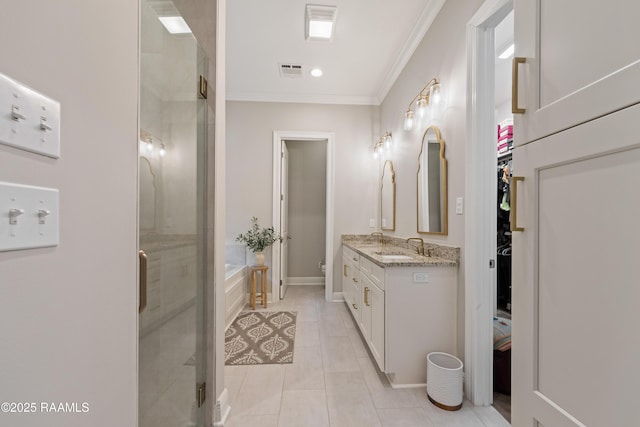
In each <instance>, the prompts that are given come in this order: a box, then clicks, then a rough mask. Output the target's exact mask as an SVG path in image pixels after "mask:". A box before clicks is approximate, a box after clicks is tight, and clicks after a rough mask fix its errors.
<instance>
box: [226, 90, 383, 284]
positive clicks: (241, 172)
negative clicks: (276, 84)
mask: <svg viewBox="0 0 640 427" xmlns="http://www.w3.org/2000/svg"><path fill="white" fill-rule="evenodd" d="M375 110H376V107H369V106H349V105H319V104H287V103H267V102H236V101H227V110H226V114H227V122H226V123H227V141H226V151H227V156H226V217H227V240H228V241H229V242H232V241H233V240H234V239H235V237H236V236H237V235H238V234H239V233H242V232H244V231H246V230H247V229H248V228H249V226H250V219H251V217H252V216H256V217H258V219H259V220H260V224H261V225H263V226H268V225H271V224H272V213H273V211H272V209H273V208H272V202H273V201H272V198H273V197H272V173H273V171H272V169H273V167H272V164H273V159H272V157H273V155H272V151H273V131H276V130H280V131H313V132H334V133H335V155H334V181H335V189H334V202H335V205H334V206H335V222H334V236H333V240H334V253H333V262H334V271H333V289H334V292H341V288H342V280H341V274H340V273H341V272H340V265H341V259H342V258H341V255H340V254H341V240H340V239H341V235H342V234H343V233H356V234H360V233H369V232H370V231H373V230H371V229H370V228H369V218H374V217H375V212H376V211H377V210H376V193H377V189H378V181H377V178H376V173H377V172H376V167H377V165H376V163H375V162H374V161H372V157H371V146H372V140H373V135H372V131H371V129H372V122H373V116H374V113H375ZM269 263H270V260H269V258H267V264H269Z"/></svg>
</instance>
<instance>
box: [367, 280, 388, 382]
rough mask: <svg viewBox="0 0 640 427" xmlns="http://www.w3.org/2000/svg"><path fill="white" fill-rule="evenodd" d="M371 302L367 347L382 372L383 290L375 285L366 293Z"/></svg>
mask: <svg viewBox="0 0 640 427" xmlns="http://www.w3.org/2000/svg"><path fill="white" fill-rule="evenodd" d="M368 300H369V303H370V304H371V307H370V309H371V342H370V343H369V348H371V353H373V357H374V358H375V359H376V362H378V367H379V368H380V370H381V371H382V372H384V371H385V368H384V292H383V291H382V290H381V289H380V288H378V287H377V286H375V285H374V286H373V287H372V288H370V291H369V295H368Z"/></svg>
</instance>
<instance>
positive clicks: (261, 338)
mask: <svg viewBox="0 0 640 427" xmlns="http://www.w3.org/2000/svg"><path fill="white" fill-rule="evenodd" d="M296 315H297V313H296V312H295V311H248V312H242V313H240V314H239V315H238V317H237V318H236V320H234V322H233V323H232V324H231V326H229V328H228V329H227V332H226V333H225V339H224V360H225V364H226V365H259V364H283V363H293V343H294V340H295V336H296Z"/></svg>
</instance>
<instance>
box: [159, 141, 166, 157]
mask: <svg viewBox="0 0 640 427" xmlns="http://www.w3.org/2000/svg"><path fill="white" fill-rule="evenodd" d="M166 153H167V151H166V150H165V149H164V144H160V155H161V156H163V157H164V155H165V154H166Z"/></svg>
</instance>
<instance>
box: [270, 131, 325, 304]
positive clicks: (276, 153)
mask: <svg viewBox="0 0 640 427" xmlns="http://www.w3.org/2000/svg"><path fill="white" fill-rule="evenodd" d="M285 140H296V141H327V148H326V149H327V171H326V179H327V190H326V230H325V233H326V235H325V266H326V270H325V271H326V273H325V285H324V286H325V300H327V301H334V295H333V223H334V220H333V213H334V207H333V199H334V197H333V196H334V188H333V163H334V161H333V153H334V140H335V134H334V133H332V132H301V131H279V130H276V131H274V132H273V194H272V201H273V222H274V224H275V223H276V221H277V223H278V224H280V210H281V209H280V178H281V174H282V169H281V165H280V156H281V154H280V153H281V150H282V144H283V143H284V141H285ZM272 255H273V258H272V265H271V283H272V289H271V294H272V298H275V295H276V292H275V287H276V284H277V286H278V293H277V295H280V290H279V288H280V245H273V254H272Z"/></svg>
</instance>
